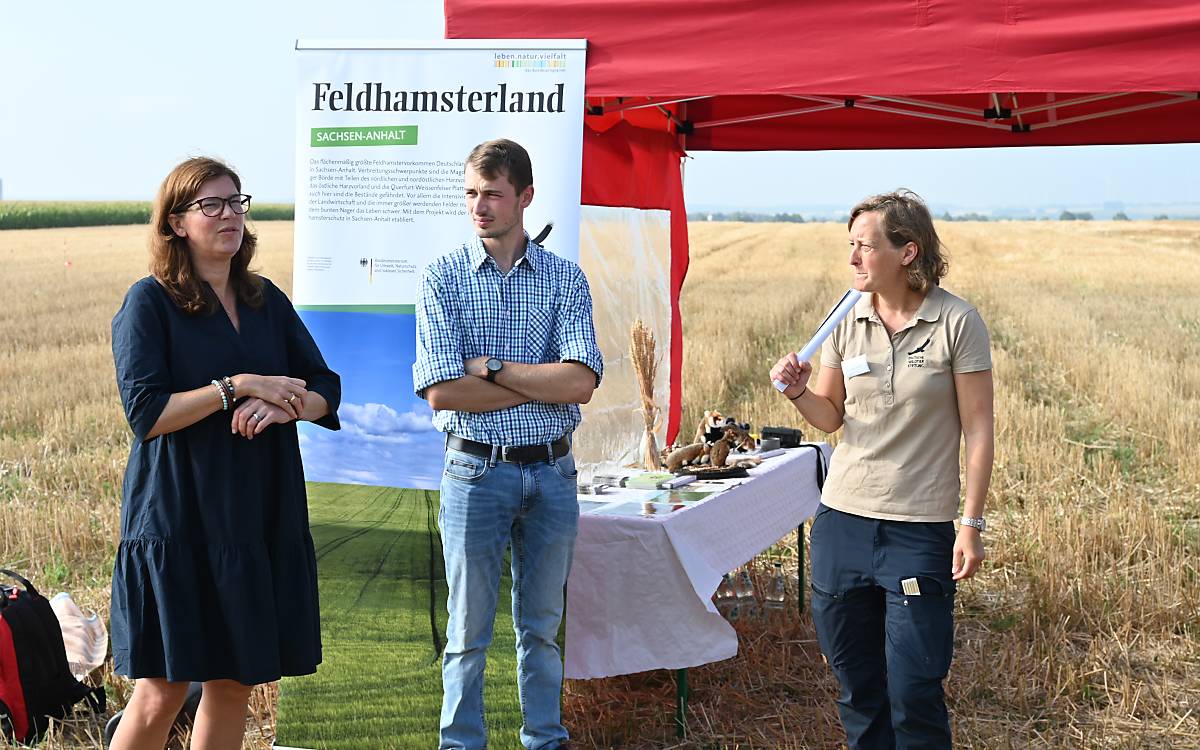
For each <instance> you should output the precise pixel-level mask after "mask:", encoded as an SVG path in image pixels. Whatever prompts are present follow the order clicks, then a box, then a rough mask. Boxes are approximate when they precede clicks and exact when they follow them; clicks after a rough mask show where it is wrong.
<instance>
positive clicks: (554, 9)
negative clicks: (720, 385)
mask: <svg viewBox="0 0 1200 750" xmlns="http://www.w3.org/2000/svg"><path fill="white" fill-rule="evenodd" d="M445 10H446V37H447V38H476V39H488V38H509V39H587V40H588V51H587V77H586V88H587V97H588V105H589V109H588V113H587V115H586V117H585V123H586V125H587V127H586V129H585V134H584V164H583V202H584V203H586V204H589V205H607V206H630V207H637V208H663V209H670V210H671V211H672V212H673V216H672V238H671V249H672V274H671V275H672V279H671V282H672V296H673V299H672V306H673V307H672V309H673V323H672V340H671V377H672V384H671V405H670V420H669V423H668V440H671V439H673V438H674V436H675V434H676V432H677V429H678V420H679V398H680V389H679V375H680V367H679V365H680V361H681V356H682V335H681V331H682V329H681V323H680V320H679V310H678V294H679V289H680V287H681V286H682V283H683V277H684V274H685V273H686V270H687V234H686V233H687V225H686V220H685V217H684V208H683V196H682V184H681V181H680V177H679V170H678V164H679V157H680V156H681V155H682V153H683V149H689V150H722V151H747V150H754V151H768V150H815V149H875V148H961V147H978V146H1046V145H1078V144H1117V143H1177V142H1191V141H1200V1H1198V0H1183V1H1178V0H1177V1H1175V2H1170V1H1168V0H1144V1H1143V2H1139V3H1103V2H1099V3H1097V2H1094V1H1092V0H1045V1H1043V2H1037V3H1035V2H1031V1H1030V0H902V1H901V0H859V1H858V2H852V3H843V4H829V3H817V2H812V1H811V0H800V1H797V0H754V1H753V2H751V1H749V0H686V1H685V0H445ZM618 125H619V127H617V126H618Z"/></svg>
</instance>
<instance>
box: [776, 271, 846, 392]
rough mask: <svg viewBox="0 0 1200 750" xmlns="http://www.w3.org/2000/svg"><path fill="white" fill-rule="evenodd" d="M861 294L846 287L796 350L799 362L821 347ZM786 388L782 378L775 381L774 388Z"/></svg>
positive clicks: (805, 359)
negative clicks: (823, 319)
mask: <svg viewBox="0 0 1200 750" xmlns="http://www.w3.org/2000/svg"><path fill="white" fill-rule="evenodd" d="M861 296H862V292H860V291H858V290H857V289H847V290H846V293H845V294H843V295H842V299H841V301H840V302H838V303H837V306H836V307H834V308H833V309H832V310H830V311H829V314H828V315H826V316H825V322H824V323H822V324H821V327H820V328H818V329H817V332H816V333H814V334H813V336H812V338H811V339H809V340H808V343H807V344H805V345H804V347H803V348H802V349H801V350H800V351H798V352H796V359H798V360H800V361H801V362H807V361H808V360H809V358H810V357H812V355H814V354H816V353H817V350H818V349H820V348H821V344H824V343H825V339H827V338H829V334H831V333H833V329H834V328H835V327H836V326H837V324H838V323H841V322H842V318H844V317H846V314H847V313H849V312H850V310H851V309H853V308H854V303H856V302H858V298H859V297H861ZM786 389H787V383H785V382H783V381H782V380H776V381H775V390H777V391H779V392H780V393H783V392H784V391H785V390H786Z"/></svg>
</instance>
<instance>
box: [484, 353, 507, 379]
mask: <svg viewBox="0 0 1200 750" xmlns="http://www.w3.org/2000/svg"><path fill="white" fill-rule="evenodd" d="M484 366H485V367H487V381H488V382H489V383H495V382H496V376H497V375H499V374H500V371H501V370H503V369H504V362H503V361H502V360H500V359H499V358H498V357H488V360H487V362H485V363H484Z"/></svg>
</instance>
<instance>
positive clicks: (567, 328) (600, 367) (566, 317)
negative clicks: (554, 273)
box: [554, 268, 604, 387]
mask: <svg viewBox="0 0 1200 750" xmlns="http://www.w3.org/2000/svg"><path fill="white" fill-rule="evenodd" d="M554 346H555V348H556V350H557V352H558V360H559V361H560V362H580V363H582V364H584V365H587V366H588V368H590V369H591V371H592V372H594V373H596V387H599V386H600V380H601V379H602V378H603V377H604V356H603V355H602V354H601V353H600V347H599V346H598V345H597V344H596V328H595V326H594V324H593V322H592V292H591V289H589V287H588V281H587V276H585V275H584V273H583V270H582V269H580V268H575V274H574V278H573V279H572V283H571V292H570V294H569V295H567V299H566V303H565V304H564V305H563V307H562V309H561V310H560V311H559V315H558V325H557V327H556V328H555V331H554Z"/></svg>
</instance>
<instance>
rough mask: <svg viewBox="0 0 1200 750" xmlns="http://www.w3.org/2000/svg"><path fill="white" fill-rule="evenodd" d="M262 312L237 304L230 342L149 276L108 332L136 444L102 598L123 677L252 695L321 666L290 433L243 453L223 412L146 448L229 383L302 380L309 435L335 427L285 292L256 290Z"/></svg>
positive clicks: (307, 538) (331, 377)
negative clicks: (315, 428)
mask: <svg viewBox="0 0 1200 750" xmlns="http://www.w3.org/2000/svg"><path fill="white" fill-rule="evenodd" d="M210 291H211V290H210ZM263 297H264V302H263V304H262V306H261V307H259V308H258V309H253V308H251V307H248V306H247V305H245V304H242V303H240V302H239V303H238V319H239V322H240V324H241V331H240V333H239V332H238V331H237V330H236V329H235V328H234V327H233V324H232V323H231V322H230V320H229V317H228V316H227V315H226V314H225V311H224V310H223V309H221V308H220V305H217V310H216V312H215V313H213V314H208V315H206V314H203V313H202V314H199V315H189V314H187V313H185V312H184V311H183V310H181V309H180V308H178V307H177V306H176V305H175V304H174V303H173V302H172V301H171V299H170V297H168V296H167V293H166V290H164V289H163V288H162V287H161V286H159V284H158V283H157V282H156V281H155V280H154V279H153V278H152V277H146V278H144V279H142V280H140V281H138V282H137V283H136V284H134V285H133V286H132V287H131V288H130V289H129V292H128V293H127V294H126V296H125V302H124V304H122V305H121V309H120V310H119V311H118V312H117V314H116V317H114V318H113V325H112V344H113V358H114V360H115V361H116V366H117V385H118V387H119V389H120V392H121V401H122V403H123V404H124V406H125V415H126V417H127V418H128V419H129V425H130V427H131V428H132V429H133V436H134V440H133V447H132V450H131V451H130V454H129V464H128V466H127V467H126V470H125V485H124V495H123V502H122V505H121V543H120V546H119V547H118V549H117V559H116V565H115V567H114V569H113V584H112V628H111V630H112V645H113V658H114V661H115V668H116V671H117V672H118V673H119V674H123V675H126V676H128V677H133V678H138V677H165V678H167V679H168V680H171V681H197V682H203V681H207V680H213V679H232V680H237V681H238V682H241V683H243V684H246V685H254V684H258V683H262V682H270V681H272V680H276V679H278V678H279V677H280V676H282V675H301V674H310V673H312V672H314V671H316V668H317V664H319V663H320V661H321V632H320V614H319V611H318V604H317V568H316V556H315V554H314V551H313V542H312V536H311V535H310V534H309V530H308V504H307V496H306V494H305V488H304V470H303V467H302V466H301V463H300V445H299V441H298V439H297V432H296V425H295V423H294V422H291V423H288V424H275V425H270V426H269V427H267V428H266V429H265V430H264V431H263V432H262V433H260V434H259V435H256V436H255V438H254V439H253V440H247V439H245V438H244V437H241V436H240V435H234V434H232V433H231V432H230V420H231V417H232V411H220V410H218V411H217V412H216V413H215V414H212V415H210V416H208V417H206V418H205V419H202V420H200V421H199V422H197V423H196V424H194V425H191V426H190V427H186V428H184V429H182V430H178V431H176V432H172V433H169V434H166V435H160V436H159V437H156V438H153V439H151V440H146V439H145V438H146V434H147V433H148V432H149V431H150V429H151V428H152V427H153V426H154V423H155V422H156V421H157V420H158V417H159V415H161V414H162V410H163V408H164V407H165V406H166V404H167V400H168V399H169V398H170V396H171V394H172V393H177V392H181V391H190V390H193V389H195V388H200V387H203V386H206V385H209V383H210V382H211V381H212V380H213V379H214V378H219V377H222V376H225V375H236V374H238V373H255V374H259V375H290V376H292V377H298V378H302V379H304V380H305V381H307V384H308V385H307V387H308V389H309V390H312V391H316V392H317V393H320V394H321V395H322V396H323V397H324V398H325V401H326V402H327V403H328V404H329V414H328V415H326V416H325V417H322V418H321V419H320V420H318V421H317V424H319V425H322V426H324V427H327V428H329V429H331V430H336V429H338V428H339V426H340V425H339V423H338V418H337V407H338V404H339V402H340V399H341V380H340V378H339V377H338V375H337V373H335V372H333V371H332V370H330V369H329V367H328V366H326V364H325V360H324V359H323V358H322V357H321V352H320V351H319V350H318V349H317V345H316V343H314V342H313V339H312V336H311V335H309V333H308V330H307V329H306V328H305V327H304V324H303V323H302V322H301V320H300V317H299V316H298V315H297V314H296V311H295V310H294V309H293V308H292V304H291V302H290V301H289V300H288V298H287V297H286V296H285V295H284V294H283V292H281V291H280V290H279V289H278V288H277V287H275V285H274V284H272V283H271V282H269V281H266V280H264V288H263ZM214 299H215V298H214ZM209 387H211V386H209ZM213 399H214V400H215V399H217V395H216V391H215V389H214V391H213Z"/></svg>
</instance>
